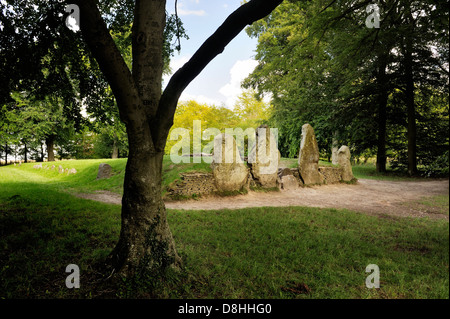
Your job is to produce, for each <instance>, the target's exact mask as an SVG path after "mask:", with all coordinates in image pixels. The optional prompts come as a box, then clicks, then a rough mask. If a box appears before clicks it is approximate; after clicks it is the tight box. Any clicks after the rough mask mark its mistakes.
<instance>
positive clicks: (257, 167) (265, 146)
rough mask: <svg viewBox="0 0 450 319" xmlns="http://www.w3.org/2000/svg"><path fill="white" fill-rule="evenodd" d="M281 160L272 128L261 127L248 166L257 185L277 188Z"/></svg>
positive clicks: (250, 153)
mask: <svg viewBox="0 0 450 319" xmlns="http://www.w3.org/2000/svg"><path fill="white" fill-rule="evenodd" d="M261 155H262V156H261ZM280 158H281V154H280V151H279V150H278V147H277V141H276V139H275V137H274V136H273V134H272V132H271V131H270V128H269V127H268V126H267V125H261V126H259V127H258V128H257V129H256V143H255V145H254V146H253V147H252V149H251V150H250V152H249V155H248V165H249V166H250V169H251V172H252V176H253V179H254V180H255V182H256V183H257V184H259V185H260V186H261V187H266V188H269V187H277V179H278V163H279V162H280Z"/></svg>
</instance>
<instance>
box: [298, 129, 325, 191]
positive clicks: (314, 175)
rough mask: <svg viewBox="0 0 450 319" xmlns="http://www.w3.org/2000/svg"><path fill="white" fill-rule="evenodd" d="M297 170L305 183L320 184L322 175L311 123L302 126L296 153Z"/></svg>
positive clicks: (322, 180)
mask: <svg viewBox="0 0 450 319" xmlns="http://www.w3.org/2000/svg"><path fill="white" fill-rule="evenodd" d="M298 170H299V173H300V176H301V178H302V180H303V182H304V184H305V185H312V184H322V183H323V182H324V177H323V175H322V174H320V173H319V146H318V145H317V140H316V135H315V134H314V129H313V127H312V126H311V125H309V124H305V125H303V126H302V140H301V143H300V152H299V155H298Z"/></svg>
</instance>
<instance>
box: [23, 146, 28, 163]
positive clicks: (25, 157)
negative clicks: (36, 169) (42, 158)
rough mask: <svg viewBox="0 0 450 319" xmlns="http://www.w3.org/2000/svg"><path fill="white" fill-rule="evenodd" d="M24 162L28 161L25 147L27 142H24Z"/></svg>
mask: <svg viewBox="0 0 450 319" xmlns="http://www.w3.org/2000/svg"><path fill="white" fill-rule="evenodd" d="M23 151H24V159H23V160H24V163H28V158H27V153H28V148H27V144H24V150H23Z"/></svg>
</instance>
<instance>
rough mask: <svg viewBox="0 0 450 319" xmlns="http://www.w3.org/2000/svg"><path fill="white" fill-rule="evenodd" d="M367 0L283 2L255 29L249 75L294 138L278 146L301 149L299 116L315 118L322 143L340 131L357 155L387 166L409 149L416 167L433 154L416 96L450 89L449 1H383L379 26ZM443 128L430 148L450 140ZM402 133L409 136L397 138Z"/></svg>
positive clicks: (287, 151) (411, 167)
mask: <svg viewBox="0 0 450 319" xmlns="http://www.w3.org/2000/svg"><path fill="white" fill-rule="evenodd" d="M369 4H371V1H362V2H354V1H340V2H334V1H321V0H316V1H310V2H303V1H289V2H284V3H283V5H282V6H280V7H279V8H278V9H277V10H275V11H274V12H273V13H272V14H271V15H270V16H269V17H267V18H266V19H265V20H263V21H260V22H259V23H257V24H254V25H253V26H251V27H249V28H248V29H247V32H248V33H249V35H250V36H253V37H258V49H257V56H256V58H257V59H258V60H259V61H260V63H259V65H258V66H257V68H256V69H255V71H254V72H253V74H252V75H251V76H250V77H249V78H248V79H247V80H246V82H245V85H246V86H247V87H254V88H257V89H258V91H260V92H270V93H272V94H273V105H274V112H273V117H272V123H274V125H276V126H278V127H279V128H280V139H281V143H280V144H281V145H283V144H285V145H290V147H289V148H283V147H282V148H281V149H280V150H281V152H282V153H283V154H284V155H285V156H286V155H288V156H295V155H296V154H297V153H298V147H299V141H298V139H299V137H300V132H301V126H302V125H303V124H304V123H305V122H309V123H311V124H312V125H313V126H314V127H315V128H316V132H317V133H318V142H319V146H320V147H321V148H322V149H326V150H329V149H330V148H331V144H332V137H336V138H337V139H338V140H339V143H342V144H348V145H349V146H351V147H352V154H353V155H355V156H360V155H365V156H371V155H372V154H376V156H377V170H378V171H380V172H384V171H385V170H386V163H387V158H388V155H389V157H390V158H391V159H394V160H395V162H396V163H399V164H400V163H401V162H404V158H407V170H408V172H409V173H410V174H415V172H416V167H417V162H416V161H415V159H416V158H419V162H418V163H419V164H421V165H422V167H423V165H425V164H426V163H425V162H426V161H428V160H429V158H428V157H427V156H426V155H425V154H424V153H421V151H418V149H417V146H416V145H417V143H418V141H419V140H422V139H423V138H425V136H426V134H429V133H430V132H429V131H428V132H425V131H420V132H419V131H418V130H417V129H416V127H421V126H422V125H421V123H420V122H421V120H425V119H424V118H423V117H420V115H419V113H420V110H419V107H418V104H417V101H418V99H419V97H420V96H421V94H422V93H424V92H428V93H427V95H428V96H429V97H431V96H432V95H433V96H434V100H435V101H444V100H445V99H446V98H447V99H448V93H447V92H446V90H445V89H444V88H445V87H446V86H447V85H448V70H447V69H446V68H448V64H447V65H446V64H445V61H448V23H447V22H448V8H446V7H445V1H438V2H436V1H427V0H422V1H412V2H411V1H400V0H399V1H381V2H379V6H380V12H381V22H380V28H372V29H371V28H367V27H366V25H365V21H366V18H367V16H368V13H367V12H366V7H367V6H368V5H369ZM284 57H288V58H287V59H284ZM430 94H431V95H430ZM420 100H421V101H422V102H424V100H423V99H422V98H420ZM422 105H423V104H422ZM441 107H444V108H445V104H443V105H441ZM438 109H439V107H438ZM434 114H435V115H434V116H432V117H430V120H431V119H433V120H431V121H433V122H434V123H435V124H436V126H438V127H440V128H441V127H443V126H442V124H439V123H445V122H448V116H446V115H445V113H444V112H437V113H434ZM438 114H439V116H438ZM438 118H439V119H438ZM427 122H428V123H429V121H427ZM427 126H429V124H428V125H427ZM402 128H403V129H402ZM438 132H439V137H437V136H436V137H437V138H436V139H434V140H433V143H432V144H428V147H425V148H435V149H442V147H443V146H444V147H445V146H447V148H448V138H447V137H445V135H441V134H443V133H445V130H438ZM400 133H401V134H400ZM394 134H395V136H394ZM419 135H420V136H421V137H419ZM433 135H434V134H432V136H433ZM447 135H448V130H447ZM399 139H401V140H404V141H408V143H407V144H405V143H392V142H393V141H394V140H395V141H399ZM428 141H429V142H430V140H429V139H428ZM405 147H406V148H405ZM405 150H407V151H406V152H405ZM428 153H429V152H428ZM400 154H407V155H406V157H403V156H400ZM436 155H437V154H436ZM398 166H399V165H397V167H398Z"/></svg>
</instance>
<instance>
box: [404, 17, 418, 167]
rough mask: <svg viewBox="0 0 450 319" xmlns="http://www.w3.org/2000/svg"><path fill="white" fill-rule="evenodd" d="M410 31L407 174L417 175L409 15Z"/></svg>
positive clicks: (409, 34)
mask: <svg viewBox="0 0 450 319" xmlns="http://www.w3.org/2000/svg"><path fill="white" fill-rule="evenodd" d="M409 20H410V23H409V25H410V28H409V29H410V30H409V32H407V34H406V48H405V82H406V90H405V95H406V108H407V114H408V174H409V175H411V176H412V175H415V174H417V150H416V134H417V133H416V109H415V105H414V76H413V59H412V50H413V44H412V32H413V27H414V25H413V18H412V15H411V14H409Z"/></svg>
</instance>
